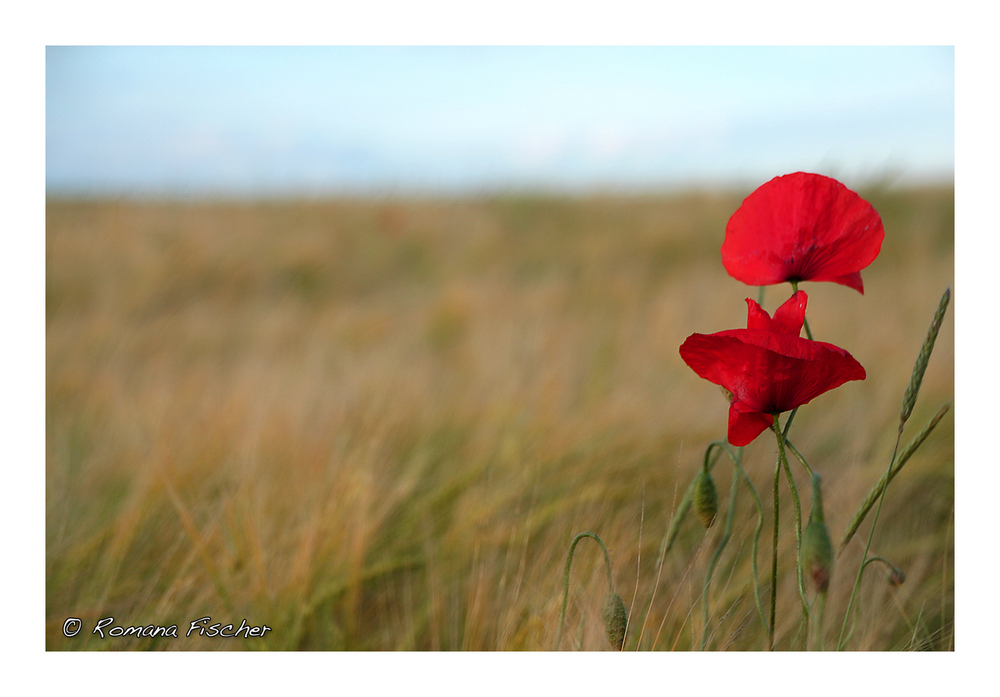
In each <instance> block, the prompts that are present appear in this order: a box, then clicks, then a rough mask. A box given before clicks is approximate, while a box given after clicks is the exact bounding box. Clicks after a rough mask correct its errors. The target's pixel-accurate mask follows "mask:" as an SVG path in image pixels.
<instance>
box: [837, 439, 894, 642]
mask: <svg viewBox="0 0 1000 697" xmlns="http://www.w3.org/2000/svg"><path fill="white" fill-rule="evenodd" d="M902 436H903V424H902V423H900V424H899V431H898V432H897V433H896V445H895V446H894V447H893V449H892V459H891V460H889V467H888V468H887V469H886V474H885V477H886V478H888V476H889V473H891V472H892V466H893V465H894V464H895V463H896V453H897V452H898V451H899V439H900V438H902ZM888 488H889V487H888V486H886V487H884V488H883V489H882V493H881V494H880V495H879V498H878V505H877V506H875V516H874V518H872V527H871V530H869V532H868V541H867V542H866V543H865V553H864V554H863V555H862V556H861V560H862V561H861V566H859V567H858V575H857V577H856V578H855V579H854V587H853V588H851V597H850V599H849V600H848V601H847V611H846V612H845V613H844V622H843V624H842V625H841V626H840V638H839V639H838V640H837V650H838V651H841V650H843V648H844V643H845V639H844V632H845V631H846V629H847V621H848V619H850V617H851V608H852V607H853V605H854V597H855V596H856V595H857V593H858V589H859V588H860V587H861V576H862V575H863V574H864V573H865V567H866V566H868V550H869V549H871V546H872V539H873V538H874V537H875V525H876V524H877V523H878V514H879V512H880V511H881V510H882V502H883V501H885V492H886V489H888ZM852 633H853V632H852Z"/></svg>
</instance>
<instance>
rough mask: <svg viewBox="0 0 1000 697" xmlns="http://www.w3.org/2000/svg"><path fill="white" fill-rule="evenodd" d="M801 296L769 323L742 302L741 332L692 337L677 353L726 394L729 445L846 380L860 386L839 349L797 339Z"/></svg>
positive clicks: (855, 367) (854, 365)
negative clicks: (744, 320)
mask: <svg viewBox="0 0 1000 697" xmlns="http://www.w3.org/2000/svg"><path fill="white" fill-rule="evenodd" d="M806 301H807V297H806V294H805V293H803V292H802V291H798V292H796V293H794V294H793V295H792V297H791V298H789V299H788V300H787V301H785V303H784V304H783V305H782V306H781V307H779V308H778V309H777V310H776V311H775V313H774V318H773V319H772V318H771V316H770V315H769V314H767V312H766V311H764V310H763V309H762V308H761V307H760V305H758V304H757V303H756V302H754V301H753V300H751V299H749V298H747V328H746V329H730V330H727V331H723V332H717V333H715V334H692V335H691V336H689V337H688V338H687V339H686V340H685V341H684V343H683V344H681V348H680V353H681V358H683V359H684V362H685V363H687V364H688V365H689V366H691V369H692V370H694V372H696V373H698V375H700V376H701V377H703V378H705V379H706V380H708V381H710V382H714V383H715V384H716V385H722V387H724V388H725V389H726V390H728V391H729V392H730V393H732V395H733V397H732V402H731V403H730V405H729V442H730V443H732V444H733V445H736V446H740V445H747V444H748V443H750V442H751V441H752V440H753V439H754V438H756V437H757V436H759V435H760V434H761V433H762V432H763V431H764V430H765V429H768V428H770V427H771V424H772V423H774V415H775V414H779V413H781V412H783V411H789V410H791V409H794V408H795V407H798V406H800V405H802V404H805V403H807V402H809V401H810V400H812V399H814V398H815V397H818V396H819V395H821V394H823V393H824V392H826V391H828V390H832V389H833V388H835V387H839V386H840V385H843V384H844V383H845V382H848V381H849V380H864V379H865V369H864V368H863V367H861V364H860V363H858V362H857V361H856V360H855V359H854V357H853V356H851V354H849V353H848V352H847V351H845V350H844V349H842V348H839V347H837V346H834V345H833V344H827V343H824V342H822V341H810V340H809V339H802V338H800V337H799V332H800V331H801V330H802V322H803V319H804V317H805V311H806Z"/></svg>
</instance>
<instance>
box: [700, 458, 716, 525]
mask: <svg viewBox="0 0 1000 697" xmlns="http://www.w3.org/2000/svg"><path fill="white" fill-rule="evenodd" d="M718 512H719V495H718V493H717V492H716V491H715V482H714V481H713V480H712V475H711V474H709V473H708V471H706V470H702V471H701V472H699V473H698V479H697V480H696V481H695V485H694V514H695V515H696V516H698V520H700V521H701V524H702V525H704V526H705V528H706V529H708V528H710V527H712V523H714V522H715V514H716V513H718Z"/></svg>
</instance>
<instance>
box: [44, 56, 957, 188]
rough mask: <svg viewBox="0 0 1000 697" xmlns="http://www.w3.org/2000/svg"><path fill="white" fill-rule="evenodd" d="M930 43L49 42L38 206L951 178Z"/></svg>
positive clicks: (946, 74) (943, 87)
mask: <svg viewBox="0 0 1000 697" xmlns="http://www.w3.org/2000/svg"><path fill="white" fill-rule="evenodd" d="M954 73H955V71H954V51H953V49H952V48H950V47H888V48H873V47H858V48H850V47H848V48H819V47H802V48H795V47H778V48H749V47H746V48H711V47H706V48H696V47H646V48H643V47H618V48H611V47H609V48H599V47H594V48H556V47H553V48H532V47H525V48H520V47H511V48H503V47H441V48H428V47H328V48H307V47H295V48H280V47H278V48H234V47H217V48H200V47H177V48H172V47H49V48H48V49H47V50H46V185H47V190H48V191H49V192H50V193H110V194H150V193H151V194H196V195H197V194H219V193H222V194H239V195H253V194H261V193H262V194H323V193H328V192H339V191H348V192H378V193H382V192H411V191H413V192H434V193H437V192H446V193H450V192H458V193H461V192H470V191H471V192H479V191H489V190H497V189H500V190H504V189H512V188H513V189H521V188H537V187H540V188H544V189H551V190H568V191H587V190H595V189H598V190H601V189H604V190H607V189H611V190H630V189H639V190H648V189H657V188H671V187H678V186H688V185H700V184H712V183H747V184H752V183H759V182H760V181H762V180H764V179H768V178H770V177H772V176H775V175H777V174H783V173H786V172H789V171H795V170H808V171H818V172H822V173H825V174H830V175H832V176H837V177H840V178H842V179H844V180H845V181H846V182H847V183H853V184H860V183H862V181H863V180H866V179H871V178H880V177H885V176H889V177H891V178H893V179H902V180H940V179H949V180H950V178H951V177H952V175H953V172H954V134H955V120H954V90H955V78H954Z"/></svg>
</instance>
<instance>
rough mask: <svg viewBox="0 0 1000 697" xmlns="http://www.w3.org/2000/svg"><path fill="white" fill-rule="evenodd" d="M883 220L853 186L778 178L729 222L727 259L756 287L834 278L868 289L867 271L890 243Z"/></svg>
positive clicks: (814, 177) (729, 267)
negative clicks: (863, 276) (864, 283)
mask: <svg viewBox="0 0 1000 697" xmlns="http://www.w3.org/2000/svg"><path fill="white" fill-rule="evenodd" d="M884 237H885V232H884V230H883V228H882V219H881V218H880V217H879V215H878V213H877V212H876V211H875V209H874V208H872V206H871V204H869V203H868V202H867V201H865V200H864V199H862V198H861V197H860V196H858V195H857V194H856V193H854V192H853V191H851V190H850V189H848V188H847V187H846V186H844V185H843V184H841V183H840V182H838V181H836V180H835V179H831V178H829V177H824V176H822V175H819V174H807V173H805V172H796V173H795V174H788V175H785V176H783V177H776V178H774V179H772V180H771V181H769V182H767V183H766V184H764V185H763V186H761V187H759V188H758V189H757V190H756V191H754V192H753V193H752V194H750V195H749V196H748V197H747V198H746V199H745V200H744V201H743V205H742V206H740V208H739V209H738V210H737V211H736V212H735V213H734V214H733V216H732V217H731V218H730V219H729V223H728V224H727V225H726V239H725V241H724V242H723V244H722V263H723V265H724V266H725V267H726V271H728V272H729V275H730V276H732V277H733V278H736V279H737V280H740V281H743V282H744V283H748V284H750V285H771V284H774V283H781V282H783V281H801V280H809V281H833V282H835V283H841V284H843V285H847V286H849V287H851V288H855V289H856V290H859V291H861V290H862V287H860V286H861V280H860V275H859V272H860V271H861V269H863V268H865V267H866V266H868V265H869V264H871V263H872V262H873V261H874V260H875V258H876V257H877V256H878V253H879V251H880V250H881V248H882V239H883V238H884Z"/></svg>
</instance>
